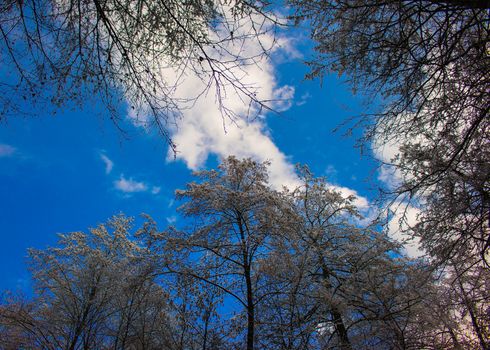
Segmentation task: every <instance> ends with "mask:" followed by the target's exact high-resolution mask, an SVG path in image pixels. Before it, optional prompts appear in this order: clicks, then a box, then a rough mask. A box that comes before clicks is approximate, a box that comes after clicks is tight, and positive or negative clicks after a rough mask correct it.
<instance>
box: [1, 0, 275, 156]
mask: <svg viewBox="0 0 490 350" xmlns="http://www.w3.org/2000/svg"><path fill="white" fill-rule="evenodd" d="M274 22H275V18H274V17H273V16H269V15H268V13H267V12H266V11H265V3H264V2H262V1H260V0H259V1H252V2H249V1H242V0H238V1H232V2H227V1H210V0H192V1H186V2H182V1H153V0H141V1H136V2H135V1H122V2H121V1H112V0H110V1H100V0H94V1H85V0H68V1H58V0H27V1H14V0H8V1H4V2H2V4H1V5H0V42H1V44H0V53H1V54H0V64H1V66H2V69H1V75H0V77H1V78H0V91H1V94H0V95H1V97H0V112H1V114H0V120H4V119H5V118H7V116H9V115H10V117H12V116H13V115H16V114H18V113H21V112H22V107H23V105H24V107H25V104H26V103H29V104H32V103H37V104H44V107H46V109H44V110H49V109H50V108H49V107H50V106H52V105H55V106H58V107H59V106H61V105H65V104H67V103H69V102H75V103H79V104H83V103H84V101H86V100H87V99H88V98H91V97H92V96H94V95H95V96H99V97H100V98H101V99H102V100H103V102H104V103H105V105H106V106H107V108H108V111H109V113H110V116H111V119H112V120H113V122H114V123H116V125H119V121H120V120H121V117H120V115H119V113H118V105H120V103H119V102H120V101H121V100H123V99H127V101H128V103H129V106H130V107H131V108H132V109H133V110H134V114H135V115H138V114H140V117H141V118H142V119H143V121H145V122H146V123H148V124H150V125H153V126H154V127H156V129H157V130H158V132H159V133H160V134H161V135H162V136H163V137H164V138H165V139H166V140H167V142H168V143H169V144H170V146H171V147H172V148H173V149H175V145H173V143H172V142H171V138H170V134H169V129H170V128H171V127H172V126H173V125H174V123H175V122H176V120H177V119H178V118H179V117H180V114H181V111H182V109H184V108H189V107H190V106H191V105H192V102H193V100H194V99H195V98H198V97H199V96H200V95H202V94H204V93H205V92H206V91H207V90H208V89H215V92H216V99H217V103H218V104H219V105H220V108H221V110H222V112H223V114H224V117H225V116H228V117H235V116H233V115H232V111H231V110H230V109H228V108H227V107H226V103H224V100H225V95H226V94H230V93H237V94H239V96H240V97H241V98H242V100H243V101H244V103H247V104H250V105H251V110H256V109H260V108H261V107H264V106H265V103H263V102H261V101H259V98H258V97H257V90H256V87H255V86H251V85H247V84H245V83H244V82H243V80H242V79H241V76H242V75H243V72H242V71H241V67H243V66H246V65H250V64H255V63H257V60H258V59H259V58H260V57H261V56H262V55H265V54H266V53H267V51H268V50H269V49H270V47H269V46H270V45H269V46H267V45H265V44H264V46H262V49H263V50H262V51H260V52H255V53H252V54H245V53H244V52H243V50H242V45H243V43H244V41H246V40H250V39H251V38H254V39H256V40H259V41H260V40H261V39H262V35H263V34H265V33H267V32H269V31H270V30H272V29H271V24H272V23H274ZM189 75H195V76H197V77H199V78H200V79H201V80H202V81H203V83H204V84H203V86H204V87H203V90H202V91H194V93H195V94H194V95H193V96H191V97H189V96H187V97H179V96H175V94H174V92H175V89H176V88H177V87H178V86H179V84H181V83H182V82H183V81H184V80H185V79H186V76H189ZM183 99H184V100H183ZM119 108H120V107H119ZM26 109H27V110H29V109H30V110H32V108H26Z"/></svg>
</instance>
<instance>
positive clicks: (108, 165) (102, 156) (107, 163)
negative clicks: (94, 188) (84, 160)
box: [99, 152, 114, 174]
mask: <svg viewBox="0 0 490 350" xmlns="http://www.w3.org/2000/svg"><path fill="white" fill-rule="evenodd" d="M99 156H100V159H101V160H102V161H103V162H104V165H105V173H106V174H110V173H111V171H112V168H113V167H114V162H113V161H112V160H111V159H109V157H108V156H106V155H105V154H104V153H102V152H101V153H99Z"/></svg>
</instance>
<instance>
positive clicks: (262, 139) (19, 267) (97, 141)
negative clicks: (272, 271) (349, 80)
mask: <svg viewBox="0 0 490 350" xmlns="http://www.w3.org/2000/svg"><path fill="white" fill-rule="evenodd" d="M295 45H296V44H295V43H294V42H292V43H289V42H285V44H283V49H281V50H282V52H278V54H276V55H273V57H272V58H271V59H267V61H263V62H261V63H260V65H259V69H258V70H256V71H250V72H247V73H248V75H247V76H248V78H249V79H252V80H254V79H255V80H256V81H257V82H258V84H259V85H260V84H263V85H264V86H266V88H265V90H264V91H265V92H264V94H265V95H264V96H266V97H267V96H269V97H270V96H273V97H277V96H279V97H281V98H283V100H282V101H281V102H280V103H279V104H277V105H276V106H275V107H276V108H277V109H279V110H282V112H281V113H279V114H273V113H268V114H263V115H261V116H260V117H258V118H256V119H254V120H250V121H248V122H245V121H244V122H243V124H240V123H238V126H239V127H237V126H234V125H228V124H227V123H225V125H227V126H226V132H225V131H224V130H223V127H222V125H223V120H222V119H221V116H220V115H219V113H217V110H216V108H215V98H214V96H213V94H212V93H211V92H210V93H209V94H208V95H204V96H203V97H202V98H201V100H200V101H199V102H198V103H197V104H196V106H195V107H194V108H193V109H192V110H189V111H186V112H185V113H184V118H183V120H182V121H181V124H180V125H179V128H178V129H175V130H173V135H174V139H175V140H176V143H177V144H178V152H179V153H177V159H176V160H174V159H173V157H172V156H171V155H169V153H168V147H167V145H166V144H165V142H164V140H162V139H160V138H159V137H157V136H156V135H154V134H153V133H151V132H147V130H145V128H142V127H141V126H138V125H137V124H139V123H137V122H135V119H134V116H132V115H131V113H129V112H127V110H126V106H124V105H122V106H120V112H121V114H122V115H127V118H126V119H125V120H126V121H125V122H124V125H123V127H124V128H125V129H126V131H127V134H121V133H120V132H119V131H118V130H117V129H116V128H115V127H114V126H113V125H112V124H111V122H110V121H108V119H107V118H104V116H106V113H105V112H104V108H103V106H102V105H97V104H93V105H87V106H83V108H75V107H72V108H65V109H64V110H63V111H62V112H59V113H57V114H56V116H53V115H51V114H48V115H43V113H42V112H40V113H38V114H39V116H37V117H32V118H31V117H17V118H16V117H15V116H14V117H10V118H9V119H7V121H6V122H4V123H2V124H0V198H1V200H0V234H1V236H2V242H3V244H2V245H1V246H0V290H4V289H18V288H19V289H22V290H24V291H28V290H29V273H28V271H27V267H26V256H27V249H28V248H30V247H35V248H43V247H46V246H48V245H53V244H54V243H55V242H56V237H57V236H56V234H57V233H63V232H71V231H79V230H86V229H87V228H88V227H93V226H95V225H97V224H98V223H101V222H104V221H105V220H106V219H107V218H109V217H110V216H111V215H114V214H117V213H120V212H124V213H126V214H127V215H132V216H137V215H139V214H141V213H148V214H150V215H152V216H153V218H154V219H155V220H156V221H157V222H158V223H159V225H160V227H164V226H165V225H167V224H168V223H172V222H173V221H174V220H175V209H176V207H177V206H178V203H175V202H174V201H173V194H174V191H175V190H176V189H178V188H182V187H183V186H185V184H186V183H187V182H189V181H191V180H192V176H191V172H192V170H193V169H194V170H195V169H203V168H209V167H213V166H215V165H216V164H217V161H218V159H219V158H220V157H224V156H226V155H228V154H236V155H237V156H239V157H242V156H251V157H253V158H256V159H257V160H265V159H271V160H272V167H271V178H272V181H273V182H275V184H276V185H279V184H280V183H282V182H286V183H287V182H288V181H289V182H291V181H292V182H294V174H293V173H292V169H293V166H294V164H295V163H305V164H308V165H309V166H310V168H311V169H312V170H313V172H314V173H315V174H316V175H322V176H326V177H328V179H329V181H330V183H332V185H334V186H337V187H338V188H342V190H343V191H344V192H345V193H346V194H350V193H357V194H358V195H359V196H360V198H361V200H360V202H359V203H360V205H364V206H366V204H367V203H368V201H370V200H372V199H373V198H374V195H375V192H374V191H372V190H370V189H372V188H373V186H374V184H373V183H372V182H371V183H368V182H366V180H367V179H368V178H369V177H370V175H371V178H374V179H376V176H372V174H373V171H374V170H375V166H376V164H375V163H374V162H373V160H372V159H370V158H369V157H366V156H364V157H361V155H360V153H359V150H357V149H355V148H354V147H353V146H354V142H355V139H354V138H344V137H342V135H341V133H336V134H334V133H332V129H333V128H335V127H336V126H338V125H339V123H341V122H342V121H343V120H345V119H346V118H348V117H350V116H352V115H356V114H358V113H360V112H361V111H362V107H361V105H360V102H361V97H356V96H353V95H352V93H351V91H350V88H349V86H348V85H346V84H343V83H342V82H341V81H340V80H339V79H338V78H337V77H336V76H330V77H327V78H326V79H325V80H324V81H323V86H322V87H320V83H319V81H305V80H304V75H305V73H306V72H307V68H306V67H305V66H304V64H303V63H302V61H303V60H304V59H305V58H306V57H307V56H308V52H307V51H305V49H304V48H303V49H301V50H300V49H299V48H298V47H297V45H296V46H295ZM281 50H279V51H281ZM306 50H307V49H306ZM190 80H191V82H192V77H191V79H190ZM191 86H192V84H191ZM183 88H184V89H185V88H186V86H184V87H183ZM187 88H188V91H190V90H191V88H190V87H187ZM267 94H269V95H267ZM229 102H230V104H231V105H234V104H235V102H236V101H234V100H233V96H232V97H230V100H229ZM236 108H237V111H238V113H239V112H240V111H242V109H241V108H242V107H236Z"/></svg>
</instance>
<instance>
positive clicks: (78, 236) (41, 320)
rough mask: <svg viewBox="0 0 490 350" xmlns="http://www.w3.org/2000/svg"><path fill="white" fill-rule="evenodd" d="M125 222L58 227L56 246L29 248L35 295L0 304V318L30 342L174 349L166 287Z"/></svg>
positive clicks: (115, 220) (75, 346) (74, 346)
mask: <svg viewBox="0 0 490 350" xmlns="http://www.w3.org/2000/svg"><path fill="white" fill-rule="evenodd" d="M130 228H131V220H130V219H128V218H126V217H123V216H117V217H114V218H113V219H112V220H110V221H109V222H108V223H107V224H106V225H100V226H98V227H96V228H94V229H91V230H90V232H89V233H82V232H74V233H70V234H64V235H61V238H60V242H59V247H56V248H49V249H47V250H31V251H30V256H31V260H32V271H33V279H34V282H35V295H36V297H35V299H34V300H33V301H32V302H28V303H25V302H22V301H15V300H14V301H15V302H12V303H10V304H8V305H4V306H2V309H0V325H1V326H3V327H5V329H6V330H7V331H8V332H13V333H15V334H21V335H23V336H22V337H21V338H20V339H21V340H22V339H27V340H28V341H29V343H28V345H27V346H34V348H42V349H60V348H63V349H70V350H75V349H103V348H109V347H110V348H113V349H127V348H131V347H134V348H138V349H145V348H160V349H174V348H175V347H174V344H173V343H172V337H171V334H172V322H171V312H170V306H169V303H168V300H167V299H168V294H166V292H165V291H164V290H163V289H162V287H161V286H159V285H157V284H156V283H155V278H154V277H155V272H156V271H155V270H156V266H154V264H153V260H152V259H149V258H148V255H147V252H146V249H145V248H143V247H142V246H139V245H138V244H137V243H136V242H135V241H133V240H132V239H131V237H130ZM9 341H10V340H9ZM11 346H12V347H15V348H18V347H20V346H22V342H19V343H17V344H11ZM2 347H3V344H2Z"/></svg>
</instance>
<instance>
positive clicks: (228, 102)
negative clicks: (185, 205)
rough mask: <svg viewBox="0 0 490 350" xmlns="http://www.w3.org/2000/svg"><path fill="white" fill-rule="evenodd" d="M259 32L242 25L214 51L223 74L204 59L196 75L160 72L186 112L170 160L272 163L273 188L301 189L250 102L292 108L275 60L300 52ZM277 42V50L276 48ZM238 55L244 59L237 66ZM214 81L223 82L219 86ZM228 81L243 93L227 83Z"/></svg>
mask: <svg viewBox="0 0 490 350" xmlns="http://www.w3.org/2000/svg"><path fill="white" fill-rule="evenodd" d="M256 28H261V29H260V30H263V32H262V34H259V36H258V37H257V36H256V35H255V33H256V32H255V29H254V28H251V21H249V20H245V21H243V22H242V23H240V22H238V23H237V24H236V26H235V28H234V30H235V35H236V39H235V40H227V41H225V43H224V45H225V46H226V47H225V48H224V50H222V52H219V53H218V52H215V51H213V50H212V49H211V50H210V52H209V56H210V57H212V58H214V59H216V61H217V62H220V63H221V62H222V65H221V67H222V68H223V70H224V71H225V73H224V75H221V76H220V75H218V76H216V75H213V74H211V73H210V72H209V67H208V66H207V62H206V60H204V61H203V62H200V61H199V62H196V63H194V62H191V63H189V65H192V64H193V63H194V66H193V68H194V70H191V69H189V66H187V67H186V68H187V69H186V68H183V69H181V70H179V69H175V67H173V68H163V69H161V71H160V74H161V76H162V79H163V80H164V81H166V82H169V84H168V85H169V86H172V89H169V90H168V91H164V92H162V93H165V94H167V95H170V96H172V97H173V98H174V100H175V101H178V102H177V103H180V104H179V107H180V110H181V112H182V118H181V119H179V120H178V121H177V123H176V124H177V125H175V127H174V128H173V129H172V130H171V133H172V141H173V142H174V143H175V145H176V146H177V153H176V154H175V155H174V153H173V152H172V150H169V153H168V156H167V161H174V159H176V160H180V161H183V162H184V163H185V164H186V165H187V167H188V168H190V169H192V170H196V169H199V168H202V167H203V166H204V165H205V163H206V160H207V159H208V157H209V156H210V155H211V154H214V155H217V156H218V157H220V158H226V157H227V156H229V155H234V156H236V157H238V158H246V157H249V158H252V159H254V160H256V161H259V162H263V161H270V162H271V166H270V167H269V179H270V183H271V184H272V186H274V187H275V188H276V189H281V188H282V187H283V186H286V187H288V188H295V187H296V186H298V185H299V180H298V177H297V176H296V174H295V167H294V165H293V164H292V163H291V162H290V160H289V159H288V156H287V155H286V154H284V153H283V152H282V151H281V150H280V149H279V148H278V147H277V145H276V144H275V143H274V141H273V139H272V136H271V134H270V130H269V129H268V127H267V124H266V117H265V113H266V112H267V108H261V107H260V106H259V105H257V103H255V102H254V101H253V98H251V97H252V96H253V97H254V98H256V99H257V100H259V101H268V102H269V105H268V107H270V108H272V109H275V110H278V111H285V110H287V109H289V108H291V107H292V105H293V99H294V93H295V89H294V87H293V86H289V85H283V86H280V85H279V84H278V82H277V79H276V76H275V68H276V66H275V64H276V63H275V62H277V61H274V59H277V58H279V61H284V60H286V59H287V58H288V57H290V58H297V57H298V56H299V55H300V53H299V52H298V50H296V48H295V47H294V44H293V41H292V40H291V39H290V38H287V37H284V36H280V37H276V38H274V37H273V35H272V34H271V32H270V31H269V29H268V24H267V23H265V24H264V25H261V26H257V27H256ZM269 28H270V27H269ZM222 31H223V32H224V34H223V33H220V32H218V33H216V35H224V36H225V37H226V35H228V34H227V33H229V32H226V29H222ZM242 35H243V36H242ZM274 43H276V44H278V45H276V46H274ZM264 47H265V48H272V50H271V52H270V55H261V53H262V52H263V48H264ZM237 56H239V57H241V58H242V59H243V60H241V61H240V60H238V61H237V60H236V57H237ZM206 69H208V70H206ZM215 78H218V79H219V86H218V85H217V84H216V82H217V81H216V80H215ZM227 79H230V80H233V81H234V82H235V83H237V84H239V87H242V88H243V89H240V88H238V89H237V86H236V85H232V84H230V83H227ZM196 96H199V97H198V98H196ZM162 97H163V96H162ZM308 98H309V94H305V95H303V97H302V99H303V100H304V101H305V100H306V99H308ZM128 112H129V116H130V117H131V118H132V119H133V122H134V123H135V125H138V126H143V127H147V126H148V125H151V121H150V120H148V119H145V116H144V113H143V111H136V110H133V109H131V108H130V109H129V110H128ZM146 118H147V117H146ZM332 187H334V188H336V189H337V190H339V191H341V192H342V193H343V194H344V195H345V196H349V195H357V193H356V192H355V191H354V190H351V189H348V188H345V187H338V186H333V185H332ZM356 204H358V205H359V206H361V207H363V208H367V207H368V201H367V199H365V198H363V197H359V196H358V199H357V200H356Z"/></svg>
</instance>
